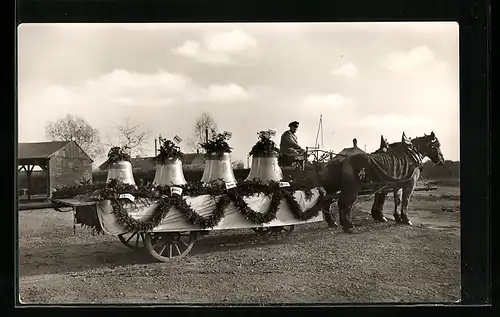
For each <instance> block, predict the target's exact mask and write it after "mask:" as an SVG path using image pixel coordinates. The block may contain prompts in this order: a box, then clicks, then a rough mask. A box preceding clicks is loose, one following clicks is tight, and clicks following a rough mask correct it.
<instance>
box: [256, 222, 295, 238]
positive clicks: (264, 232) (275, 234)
mask: <svg viewBox="0 0 500 317" xmlns="http://www.w3.org/2000/svg"><path fill="white" fill-rule="evenodd" d="M256 229H261V230H258V231H257V230H256V232H258V233H259V235H261V236H263V237H265V238H267V239H271V240H280V239H283V238H286V237H288V236H289V235H290V234H291V233H292V232H293V231H294V230H295V226H294V225H290V226H276V227H264V228H256Z"/></svg>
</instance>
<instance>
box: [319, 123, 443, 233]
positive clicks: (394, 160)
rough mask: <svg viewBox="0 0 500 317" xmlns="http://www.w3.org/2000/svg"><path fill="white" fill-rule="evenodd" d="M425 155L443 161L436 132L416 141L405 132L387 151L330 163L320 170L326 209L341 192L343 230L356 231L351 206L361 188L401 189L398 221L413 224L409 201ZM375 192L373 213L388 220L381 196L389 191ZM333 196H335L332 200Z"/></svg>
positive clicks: (358, 155) (340, 205)
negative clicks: (384, 215) (397, 142)
mask: <svg viewBox="0 0 500 317" xmlns="http://www.w3.org/2000/svg"><path fill="white" fill-rule="evenodd" d="M425 157H428V158H430V159H431V160H432V161H433V162H434V163H435V164H436V165H443V164H444V158H443V154H442V153H441V149H440V144H439V140H438V139H437V138H436V136H435V134H434V132H432V133H431V134H430V135H424V136H423V137H418V138H415V139H413V140H409V139H408V138H406V136H405V134H404V133H403V137H402V142H401V143H399V144H394V145H389V146H387V151H386V152H383V150H382V151H380V152H379V153H372V154H356V155H352V156H349V157H347V158H345V159H344V160H342V161H331V162H329V163H328V164H327V165H326V169H320V170H319V171H318V172H319V177H320V180H321V184H322V185H323V188H324V189H325V190H326V192H327V195H326V197H325V198H326V200H325V208H324V210H327V207H328V206H329V205H330V204H331V203H332V200H333V196H336V194H337V193H338V192H339V191H340V193H339V194H338V207H339V213H340V225H341V226H342V228H343V230H344V232H347V233H353V232H355V228H354V226H353V224H352V221H351V208H352V205H353V203H354V202H355V201H356V199H357V197H358V194H359V192H360V191H361V189H362V188H364V187H370V188H372V189H374V190H375V191H377V190H379V189H381V188H382V187H384V188H387V187H389V188H390V187H392V188H398V192H399V190H401V194H402V195H401V196H402V198H401V204H402V208H401V215H400V216H399V220H400V221H399V222H401V223H405V224H408V225H411V222H410V221H409V219H408V216H407V208H408V202H409V200H410V197H411V195H412V193H413V190H414V189H415V185H416V180H417V179H418V178H419V177H420V167H421V165H422V160H423V159H424V158H425ZM376 195H379V196H378V200H377V197H376V202H375V203H374V207H375V208H372V216H373V218H374V219H375V220H377V221H386V219H385V218H384V217H383V214H382V210H381V209H380V208H379V207H380V205H381V203H380V202H381V200H382V198H381V197H384V200H385V196H386V195H387V194H385V196H384V195H383V194H382V193H380V194H376ZM330 197H332V198H331V199H329V198H330ZM382 206H383V205H382ZM398 215H399V214H398ZM325 216H326V214H325ZM327 222H328V221H327Z"/></svg>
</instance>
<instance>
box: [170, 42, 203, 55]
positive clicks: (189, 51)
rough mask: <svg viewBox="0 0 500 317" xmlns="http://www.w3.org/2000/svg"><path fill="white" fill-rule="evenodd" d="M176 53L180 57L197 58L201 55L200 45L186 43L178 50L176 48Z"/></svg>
mask: <svg viewBox="0 0 500 317" xmlns="http://www.w3.org/2000/svg"><path fill="white" fill-rule="evenodd" d="M174 51H175V52H176V53H178V54H179V55H184V56H187V57H196V56H198V55H199V54H200V43H198V42H196V41H186V42H184V44H182V45H181V46H179V47H178V48H175V49H174Z"/></svg>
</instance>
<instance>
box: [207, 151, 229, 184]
mask: <svg viewBox="0 0 500 317" xmlns="http://www.w3.org/2000/svg"><path fill="white" fill-rule="evenodd" d="M220 179H222V181H224V182H225V183H234V184H236V178H235V177H234V173H233V168H232V166H231V157H230V155H229V153H224V154H222V155H216V154H212V155H209V156H207V158H206V159H205V169H204V170H203V176H202V178H201V181H202V182H203V183H210V182H213V181H219V182H220Z"/></svg>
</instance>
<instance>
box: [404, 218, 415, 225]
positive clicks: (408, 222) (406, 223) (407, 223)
mask: <svg viewBox="0 0 500 317" xmlns="http://www.w3.org/2000/svg"><path fill="white" fill-rule="evenodd" d="M403 224H404V225H407V226H413V224H412V223H411V221H410V220H408V219H406V220H403Z"/></svg>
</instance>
